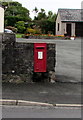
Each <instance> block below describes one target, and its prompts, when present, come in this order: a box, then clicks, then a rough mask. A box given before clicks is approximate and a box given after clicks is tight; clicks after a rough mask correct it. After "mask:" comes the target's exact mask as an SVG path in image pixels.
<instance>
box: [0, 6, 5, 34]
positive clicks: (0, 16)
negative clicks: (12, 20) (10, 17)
mask: <svg viewBox="0 0 83 120" xmlns="http://www.w3.org/2000/svg"><path fill="white" fill-rule="evenodd" d="M3 32H4V8H3V7H2V6H1V5H0V33H3Z"/></svg>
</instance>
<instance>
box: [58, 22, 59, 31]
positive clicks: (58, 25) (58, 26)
mask: <svg viewBox="0 0 83 120" xmlns="http://www.w3.org/2000/svg"><path fill="white" fill-rule="evenodd" d="M58 31H59V23H58Z"/></svg>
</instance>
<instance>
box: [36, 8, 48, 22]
mask: <svg viewBox="0 0 83 120" xmlns="http://www.w3.org/2000/svg"><path fill="white" fill-rule="evenodd" d="M46 18H47V16H46V13H45V10H44V9H41V11H40V12H39V13H38V16H37V17H36V20H43V19H46Z"/></svg>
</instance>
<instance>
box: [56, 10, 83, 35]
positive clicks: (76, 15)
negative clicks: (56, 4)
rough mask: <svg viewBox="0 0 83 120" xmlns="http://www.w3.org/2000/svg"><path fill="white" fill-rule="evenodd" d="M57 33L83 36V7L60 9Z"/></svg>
mask: <svg viewBox="0 0 83 120" xmlns="http://www.w3.org/2000/svg"><path fill="white" fill-rule="evenodd" d="M56 35H67V36H78V37H79V36H82V37H83V9H59V10H58V15H57V19H56Z"/></svg>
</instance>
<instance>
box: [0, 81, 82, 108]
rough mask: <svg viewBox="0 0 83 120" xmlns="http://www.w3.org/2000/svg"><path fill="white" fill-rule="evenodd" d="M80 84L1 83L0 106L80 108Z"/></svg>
mask: <svg viewBox="0 0 83 120" xmlns="http://www.w3.org/2000/svg"><path fill="white" fill-rule="evenodd" d="M81 87H82V84H80V83H60V82H56V83H41V82H39V83H21V84H13V83H3V85H2V99H1V100H0V104H3V105H18V106H49V107H53V106H58V107H61V106H62V107H65V106H69V107H71V106H73V107H81V106H82V104H81Z"/></svg>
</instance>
